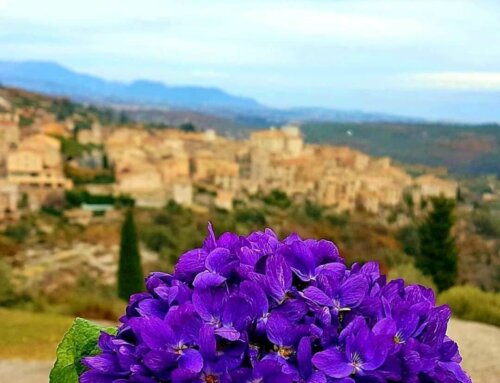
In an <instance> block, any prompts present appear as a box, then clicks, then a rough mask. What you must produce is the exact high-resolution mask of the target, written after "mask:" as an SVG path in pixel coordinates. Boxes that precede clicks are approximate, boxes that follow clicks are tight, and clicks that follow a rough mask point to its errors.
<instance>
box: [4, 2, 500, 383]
mask: <svg viewBox="0 0 500 383" xmlns="http://www.w3.org/2000/svg"><path fill="white" fill-rule="evenodd" d="M499 17H500V4H499V3H498V2H496V1H494V0H491V1H488V0H478V1H475V2H471V1H460V0H458V1H451V0H450V1H446V0H438V1H432V2H431V1H424V0H422V1H413V2H403V1H378V0H371V1H357V0H353V1H286V2H285V1H255V2H251V3H250V2H245V3H243V2H241V3H235V2H231V1H222V0H220V1H210V2H208V1H183V2H173V1H165V0H161V1H160V0H144V1H141V2H135V1H134V2H132V1H117V0H111V1H106V2H99V1H95V0H88V1H85V2H83V1H73V2H71V3H70V2H67V1H59V0H47V1H45V2H43V6H42V5H41V4H40V3H39V2H35V1H30V0H15V1H14V0H0V323H1V324H2V325H1V326H0V375H1V376H7V377H9V378H10V379H9V381H15V382H21V383H22V382H31V383H37V382H46V381H47V374H48V370H49V369H50V367H51V363H52V361H53V359H54V356H55V347H56V345H57V342H58V340H59V339H60V338H61V336H62V334H63V333H64V331H65V330H66V328H67V327H68V326H69V325H70V323H71V322H72V320H73V318H74V317H75V316H82V317H87V318H93V319H95V320H97V321H101V322H109V323H112V322H115V321H116V319H117V318H118V317H119V316H120V315H121V312H122V311H123V309H124V307H125V300H124V299H120V298H119V297H122V298H126V297H127V294H129V293H130V291H135V290H137V289H140V288H141V286H127V287H126V288H125V291H124V290H121V291H118V289H117V281H118V280H120V279H121V280H122V281H124V279H123V275H124V274H126V273H133V274H135V275H138V276H140V278H142V276H144V275H147V273H148V272H150V271H152V270H162V271H167V272H169V271H172V269H173V266H174V265H175V262H176V260H177V259H178V257H179V256H180V255H181V254H182V253H183V252H184V251H186V250H187V249H190V248H193V247H198V246H200V245H201V243H202V241H203V238H204V235H205V232H206V226H207V222H208V221H211V222H212V223H213V225H214V227H215V230H216V232H217V233H218V234H221V233H223V232H224V231H229V230H230V231H236V232H238V233H241V234H247V233H249V232H250V231H253V230H262V229H264V228H266V227H271V228H273V229H274V230H275V231H276V232H277V233H278V234H279V235H280V236H285V235H287V234H288V233H290V232H297V233H299V234H300V235H301V236H303V237H316V238H319V237H320V238H326V239H329V240H332V241H334V242H335V243H336V244H337V245H338V247H339V248H340V251H341V254H342V255H343V256H344V257H345V258H346V261H347V262H348V263H349V264H351V263H354V262H365V261H368V260H372V259H375V260H377V261H379V262H380V265H381V268H382V270H383V271H384V272H385V273H387V274H388V278H390V279H394V278H399V277H402V278H405V280H406V281H407V282H409V283H420V284H424V285H426V286H430V287H432V288H433V289H434V291H435V292H436V295H437V299H438V302H439V303H446V304H449V305H450V306H451V307H452V309H453V313H454V317H453V319H452V322H451V324H450V328H449V334H450V336H451V337H453V338H454V339H456V340H457V341H458V343H459V345H460V346H461V351H462V354H463V357H464V366H465V368H466V370H467V371H468V372H469V373H470V374H471V376H472V379H473V381H474V382H475V383H489V382H492V383H493V382H497V381H498V380H497V379H498V376H499V375H500V367H499V365H500V364H499V363H498V355H499V353H500V329H499V326H500V293H499V290H500V181H499V175H500V125H499V123H500V71H499V69H500V25H499V24H498V18H499ZM129 275H130V274H129ZM123 285H124V284H123V283H122V284H121V286H123ZM125 285H126V280H125Z"/></svg>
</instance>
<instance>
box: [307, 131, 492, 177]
mask: <svg viewBox="0 0 500 383" xmlns="http://www.w3.org/2000/svg"><path fill="white" fill-rule="evenodd" d="M302 130H303V132H304V134H305V136H306V140H307V141H309V142H313V143H322V144H325V143H330V144H332V145H346V146H350V147H353V148H356V149H359V150H361V151H364V152H366V153H369V154H371V155H373V156H389V157H393V158H394V159H396V160H398V161H401V162H404V163H408V164H422V165H429V166H440V167H446V168H448V169H449V170H450V171H451V172H454V173H462V174H495V175H497V176H498V175H500V125H497V124H491V125H460V124H396V123H362V124H357V123H321V124H319V123H318V124H314V123H311V124H305V125H304V126H303V127H302Z"/></svg>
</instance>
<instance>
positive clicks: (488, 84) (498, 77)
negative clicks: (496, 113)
mask: <svg viewBox="0 0 500 383" xmlns="http://www.w3.org/2000/svg"><path fill="white" fill-rule="evenodd" d="M403 83H405V84H406V85H408V86H412V85H413V86H415V87H417V88H433V89H446V90H465V91H478V90H480V91H500V72H435V73H416V74H412V75H409V76H404V78H403Z"/></svg>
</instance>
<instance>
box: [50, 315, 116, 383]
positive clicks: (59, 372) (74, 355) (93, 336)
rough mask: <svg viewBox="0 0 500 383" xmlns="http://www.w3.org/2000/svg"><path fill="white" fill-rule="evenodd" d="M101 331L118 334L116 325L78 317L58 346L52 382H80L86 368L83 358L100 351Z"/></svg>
mask: <svg viewBox="0 0 500 383" xmlns="http://www.w3.org/2000/svg"><path fill="white" fill-rule="evenodd" d="M101 331H105V332H107V333H109V334H116V328H114V327H107V328H104V327H101V326H98V325H96V324H94V323H91V322H89V321H87V320H85V319H82V318H76V319H75V321H74V322H73V325H72V326H71V328H70V329H69V330H68V332H67V333H66V334H64V337H63V339H62V341H61V343H59V346H57V359H56V362H55V364H54V367H53V368H52V371H51V372H50V376H49V382H50V383H78V378H79V377H80V375H81V374H82V373H83V371H84V370H85V367H84V366H83V365H82V363H81V360H82V358H84V357H86V356H92V355H96V354H98V353H99V348H98V346H97V341H98V339H99V334H100V332H101Z"/></svg>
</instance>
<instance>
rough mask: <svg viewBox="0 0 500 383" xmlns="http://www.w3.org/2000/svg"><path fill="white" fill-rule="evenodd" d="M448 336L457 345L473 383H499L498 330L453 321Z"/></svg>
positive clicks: (478, 324) (482, 325) (480, 324)
mask: <svg viewBox="0 0 500 383" xmlns="http://www.w3.org/2000/svg"><path fill="white" fill-rule="evenodd" d="M448 335H449V337H450V338H452V339H453V340H455V341H456V342H457V343H458V346H459V347H460V352H461V354H462V358H463V362H462V363H463V367H464V369H465V371H467V373H468V374H469V375H470V377H471V378H472V382H473V383H498V382H500V328H498V327H494V326H489V325H485V324H482V323H476V322H467V321H462V320H458V319H455V320H452V321H451V323H450V326H449V327H448Z"/></svg>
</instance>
